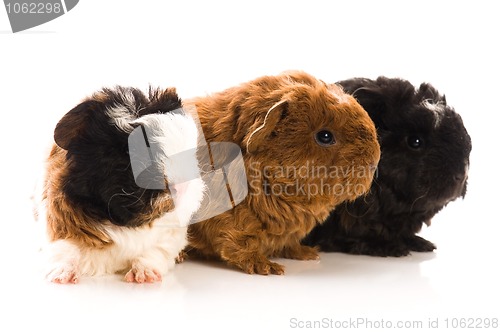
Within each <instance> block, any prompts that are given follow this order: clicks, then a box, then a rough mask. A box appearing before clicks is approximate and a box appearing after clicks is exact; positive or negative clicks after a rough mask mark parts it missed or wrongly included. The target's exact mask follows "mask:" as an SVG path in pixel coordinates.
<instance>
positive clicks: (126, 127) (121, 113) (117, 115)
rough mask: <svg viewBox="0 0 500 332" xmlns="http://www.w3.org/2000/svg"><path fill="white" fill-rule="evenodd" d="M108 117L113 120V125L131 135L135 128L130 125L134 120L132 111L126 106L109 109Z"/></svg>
mask: <svg viewBox="0 0 500 332" xmlns="http://www.w3.org/2000/svg"><path fill="white" fill-rule="evenodd" d="M106 112H107V115H108V116H109V117H110V118H111V119H113V120H112V121H113V122H112V123H113V124H114V125H115V126H116V127H117V128H118V129H120V130H122V131H123V132H126V133H130V132H131V131H132V130H133V129H134V127H133V126H132V125H131V124H130V123H131V122H132V121H133V120H134V119H133V115H132V114H131V113H130V110H129V109H127V107H125V106H114V107H108V109H107V110H106Z"/></svg>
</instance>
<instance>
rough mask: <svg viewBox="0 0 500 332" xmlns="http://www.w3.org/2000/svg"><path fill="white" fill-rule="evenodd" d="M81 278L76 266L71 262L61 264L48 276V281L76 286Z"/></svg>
mask: <svg viewBox="0 0 500 332" xmlns="http://www.w3.org/2000/svg"><path fill="white" fill-rule="evenodd" d="M79 277H80V273H79V272H78V268H77V266H76V264H72V263H69V262H67V263H61V264H59V265H58V266H56V267H54V268H53V269H52V270H51V271H50V272H49V273H48V274H47V279H48V280H50V281H51V282H54V283H56V284H76V283H78V281H79Z"/></svg>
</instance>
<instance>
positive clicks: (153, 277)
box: [124, 262, 162, 284]
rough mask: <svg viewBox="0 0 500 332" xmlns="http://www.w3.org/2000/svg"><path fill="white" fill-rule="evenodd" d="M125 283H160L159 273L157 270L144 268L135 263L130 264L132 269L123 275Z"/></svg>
mask: <svg viewBox="0 0 500 332" xmlns="http://www.w3.org/2000/svg"><path fill="white" fill-rule="evenodd" d="M124 279H125V281H126V282H136V283H138V284H142V283H145V282H147V283H153V282H159V281H161V279H162V278H161V273H160V272H158V270H157V269H155V268H151V267H146V266H144V265H143V264H141V263H138V262H135V263H133V264H132V268H131V269H130V271H128V272H127V273H126V274H125V278H124Z"/></svg>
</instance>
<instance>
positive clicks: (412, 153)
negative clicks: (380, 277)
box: [303, 77, 472, 256]
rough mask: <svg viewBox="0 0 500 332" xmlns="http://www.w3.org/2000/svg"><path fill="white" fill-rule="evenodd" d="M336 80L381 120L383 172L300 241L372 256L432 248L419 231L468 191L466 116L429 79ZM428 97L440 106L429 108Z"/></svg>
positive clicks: (376, 124) (401, 254)
mask: <svg viewBox="0 0 500 332" xmlns="http://www.w3.org/2000/svg"><path fill="white" fill-rule="evenodd" d="M337 84H339V85H341V86H342V87H343V88H344V90H345V91H346V92H348V93H351V94H353V95H354V96H355V97H356V99H357V100H358V101H359V103H360V104H361V105H362V106H363V107H364V108H365V110H366V111H367V112H368V113H369V115H370V117H371V118H372V120H373V121H374V123H375V126H376V127H377V132H378V135H379V141H380V146H381V151H382V154H381V159H380V163H379V166H378V171H377V173H378V174H377V176H376V178H375V180H374V182H373V184H372V187H371V189H370V192H369V193H368V194H367V195H366V196H365V197H360V198H358V199H357V200H356V201H354V202H350V203H345V204H342V205H341V206H338V207H337V208H336V209H335V210H334V211H332V213H331V215H330V216H329V217H328V219H327V220H326V222H325V223H324V224H322V225H318V226H317V227H316V228H315V229H313V231H312V232H311V233H310V234H309V235H308V236H307V237H306V239H304V241H303V242H304V243H305V244H307V245H311V246H319V247H320V249H321V250H323V251H337V252H346V253H351V254H362V255H372V256H405V255H408V254H409V253H410V251H420V252H426V251H433V250H434V249H435V248H436V247H435V246H434V244H432V243H431V242H429V241H427V240H425V239H423V238H421V237H419V236H417V235H415V234H416V233H418V232H419V231H420V229H421V228H422V225H423V223H426V224H430V221H431V218H432V217H433V216H434V215H435V214H436V213H437V212H438V211H440V210H441V209H442V208H443V207H444V206H445V205H446V204H447V203H449V202H450V201H452V200H454V199H456V198H458V197H464V196H465V192H466V187H467V169H468V165H469V153H470V151H471V147H472V146H471V139H470V137H469V135H468V133H467V130H466V129H465V127H464V125H463V122H462V119H461V117H460V116H459V115H458V114H457V113H456V112H455V111H454V110H453V108H451V107H449V106H448V105H446V99H445V97H444V96H442V95H440V94H439V93H438V91H437V90H436V89H435V88H434V87H432V86H431V85H430V84H427V83H423V84H421V85H420V87H419V88H418V89H416V88H415V87H414V86H413V85H411V84H410V83H409V82H408V81H405V80H402V79H389V78H386V77H379V78H378V79H377V80H370V79H365V78H354V79H350V80H345V81H341V82H338V83H337ZM424 100H427V102H429V103H430V104H432V105H437V104H439V105H442V107H441V108H442V109H441V110H440V111H438V112H433V111H430V110H429V109H428V108H426V107H425V105H424V104H422V102H423V101H424ZM436 115H438V116H437V117H436ZM436 121H438V122H436ZM419 142H420V146H418V144H417V143H419ZM412 146H413V147H412Z"/></svg>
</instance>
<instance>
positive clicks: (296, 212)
mask: <svg viewBox="0 0 500 332" xmlns="http://www.w3.org/2000/svg"><path fill="white" fill-rule="evenodd" d="M187 104H192V105H194V106H195V107H196V110H197V111H198V115H199V118H200V121H201V124H202V127H203V131H204V133H205V138H206V140H207V141H208V142H212V141H230V142H235V143H236V144H238V145H239V146H240V147H241V149H242V151H243V158H244V162H245V168H246V172H247V178H248V187H249V194H248V196H247V197H246V199H245V200H244V201H243V202H242V203H241V204H239V205H237V206H236V207H235V208H234V209H232V210H230V211H228V212H225V213H223V214H221V215H219V216H217V217H214V218H211V219H209V220H206V221H203V222H200V223H196V224H193V225H190V226H189V230H188V232H189V237H188V239H189V246H190V247H189V253H190V254H193V255H197V256H203V257H215V258H218V259H221V260H222V261H225V262H227V263H228V264H230V265H232V266H235V267H237V268H239V269H241V270H243V271H245V272H247V273H257V274H270V273H271V274H283V273H284V268H283V266H281V265H279V264H277V263H274V262H271V261H270V260H269V258H270V257H285V258H293V259H317V258H318V254H317V250H316V249H314V248H309V247H306V246H302V245H301V244H300V240H301V239H302V238H303V237H305V235H306V234H307V233H309V231H310V230H311V229H312V228H313V227H314V225H315V224H316V223H317V222H320V221H322V220H324V219H325V218H326V217H327V216H328V214H329V212H330V211H331V210H332V209H333V208H334V206H336V205H337V204H339V203H341V202H343V201H345V200H354V199H355V198H356V197H358V196H359V195H362V194H364V193H365V192H366V191H367V190H368V189H369V187H370V184H371V181H372V178H373V171H374V168H375V165H376V164H377V162H378V160H379V157H380V148H379V145H378V142H377V139H376V131H375V127H374V125H373V123H372V121H371V120H370V118H369V117H368V115H367V114H366V112H365V111H364V110H363V108H362V107H361V106H360V105H359V104H358V103H357V102H356V101H355V100H354V98H352V97H351V96H349V95H347V94H345V93H344V92H343V91H342V90H341V89H340V88H339V87H337V86H330V87H329V86H327V85H326V84H325V83H323V82H321V81H319V80H317V79H316V78H314V77H312V76H310V75H308V74H306V73H302V72H290V73H284V74H282V75H278V76H265V77H261V78H258V79H256V80H253V81H251V82H248V83H245V84H242V85H240V86H237V87H233V88H230V89H227V90H225V91H223V92H220V93H216V94H214V95H211V96H207V97H202V98H197V99H194V100H192V101H190V102H188V103H187ZM322 130H328V132H331V133H333V134H334V135H335V139H336V143H335V144H331V145H326V146H322V145H320V144H318V142H317V141H316V139H315V135H317V134H318V133H319V132H320V131H322ZM321 167H324V168H325V169H328V170H332V169H333V168H335V169H336V170H343V171H344V172H340V171H339V173H338V174H334V175H332V174H331V173H328V174H327V173H324V174H323V173H322V174H316V173H314V174H313V173H311V170H312V171H314V169H315V168H318V169H319V168H321ZM357 167H359V169H358V168H357ZM355 168H356V170H357V172H360V171H361V170H364V171H365V172H366V173H364V175H363V176H361V175H360V174H359V173H355V172H354V171H352V170H354V169H355ZM300 170H302V171H303V172H304V173H303V174H300V173H296V172H295V171H300ZM307 172H309V173H307ZM306 173H307V174H306ZM349 186H351V188H358V190H347V189H346V188H348V187H349ZM304 188H305V189H304ZM312 188H314V189H315V190H317V192H314V193H312V192H311V191H312ZM332 188H341V189H342V190H343V191H342V192H338V193H336V194H332V192H331V189H332Z"/></svg>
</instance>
